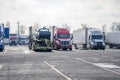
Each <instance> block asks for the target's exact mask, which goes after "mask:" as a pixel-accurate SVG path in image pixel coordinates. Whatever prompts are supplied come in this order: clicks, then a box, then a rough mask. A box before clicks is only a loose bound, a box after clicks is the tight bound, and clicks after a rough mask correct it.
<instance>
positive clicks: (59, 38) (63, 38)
mask: <svg viewBox="0 0 120 80" xmlns="http://www.w3.org/2000/svg"><path fill="white" fill-rule="evenodd" d="M50 31H51V33H52V36H51V42H52V44H53V49H55V50H59V49H62V50H67V49H69V50H72V40H71V38H70V31H69V29H67V28H65V27H56V26H52V27H50Z"/></svg>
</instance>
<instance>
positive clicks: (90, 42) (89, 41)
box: [73, 28, 105, 50]
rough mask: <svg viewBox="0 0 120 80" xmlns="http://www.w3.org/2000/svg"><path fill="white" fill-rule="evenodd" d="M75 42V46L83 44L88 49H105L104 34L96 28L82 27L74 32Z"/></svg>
mask: <svg viewBox="0 0 120 80" xmlns="http://www.w3.org/2000/svg"><path fill="white" fill-rule="evenodd" d="M73 44H74V45H75V48H77V46H78V45H83V48H85V49H87V48H90V49H103V50H104V49H105V42H104V38H103V34H102V32H101V31H100V30H99V29H96V28H82V29H78V30H76V31H74V32H73Z"/></svg>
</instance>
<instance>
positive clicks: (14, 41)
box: [9, 34, 18, 46]
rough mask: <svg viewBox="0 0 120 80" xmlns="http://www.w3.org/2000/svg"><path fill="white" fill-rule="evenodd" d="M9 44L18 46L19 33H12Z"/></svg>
mask: <svg viewBox="0 0 120 80" xmlns="http://www.w3.org/2000/svg"><path fill="white" fill-rule="evenodd" d="M9 42H10V43H9V45H10V46H13V45H15V46H17V44H18V37H17V34H10V37H9Z"/></svg>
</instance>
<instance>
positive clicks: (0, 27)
mask: <svg viewBox="0 0 120 80" xmlns="http://www.w3.org/2000/svg"><path fill="white" fill-rule="evenodd" d="M3 50H4V24H0V51H3Z"/></svg>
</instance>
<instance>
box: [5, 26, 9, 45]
mask: <svg viewBox="0 0 120 80" xmlns="http://www.w3.org/2000/svg"><path fill="white" fill-rule="evenodd" d="M9 33H10V28H9V27H5V28H4V44H5V45H9Z"/></svg>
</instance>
